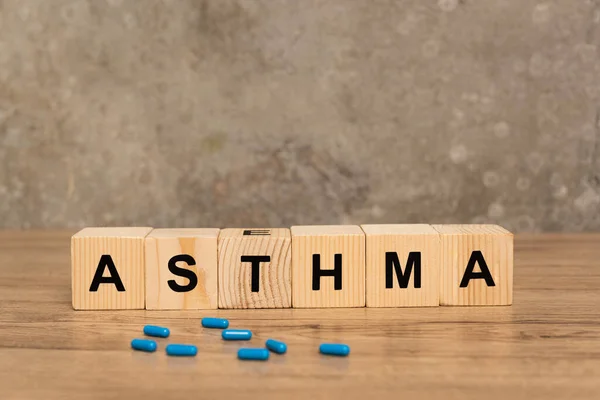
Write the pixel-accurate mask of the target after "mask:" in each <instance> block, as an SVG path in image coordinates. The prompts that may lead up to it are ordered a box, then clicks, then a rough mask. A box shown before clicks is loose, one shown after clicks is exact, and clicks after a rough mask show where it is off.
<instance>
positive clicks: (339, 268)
mask: <svg viewBox="0 0 600 400" xmlns="http://www.w3.org/2000/svg"><path fill="white" fill-rule="evenodd" d="M291 230H292V282H293V285H292V293H293V295H292V305H293V307H294V308H320V307H364V306H365V234H364V232H363V231H362V229H360V227H359V226H356V225H339V226H333V225H323V226H292V229H291Z"/></svg>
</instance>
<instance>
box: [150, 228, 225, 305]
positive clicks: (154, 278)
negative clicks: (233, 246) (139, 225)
mask: <svg viewBox="0 0 600 400" xmlns="http://www.w3.org/2000/svg"><path fill="white" fill-rule="evenodd" d="M218 237H219V229H213V228H197V229H154V230H153V231H152V232H150V234H149V235H148V236H146V248H145V251H146V309H148V310H195V309H196V310H197V309H216V308H217V305H218V294H217V239H218ZM178 255H189V256H191V257H192V258H193V259H194V261H195V265H189V264H186V263H183V262H178V263H176V266H177V267H179V268H184V269H187V270H190V271H192V272H193V273H194V274H195V275H196V277H197V279H198V280H197V285H196V287H195V288H194V289H192V290H191V291H188V292H176V291H174V290H172V289H171V288H170V287H169V283H168V282H169V280H173V281H175V283H176V284H178V285H180V286H185V285H188V284H189V283H190V281H189V279H188V278H186V277H183V276H178V275H174V274H172V273H171V272H170V271H169V260H171V258H172V257H175V256H178Z"/></svg>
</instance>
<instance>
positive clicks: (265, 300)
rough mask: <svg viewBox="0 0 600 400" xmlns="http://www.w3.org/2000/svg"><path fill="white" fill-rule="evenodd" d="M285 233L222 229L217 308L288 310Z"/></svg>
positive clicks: (288, 266)
mask: <svg viewBox="0 0 600 400" xmlns="http://www.w3.org/2000/svg"><path fill="white" fill-rule="evenodd" d="M291 244H292V243H291V236H290V230H289V229H283V228H278V229H223V230H222V231H221V233H220V235H219V308H289V307H291V301H292V293H291V285H292V283H291V276H290V274H291V257H292V254H291V252H292V246H291Z"/></svg>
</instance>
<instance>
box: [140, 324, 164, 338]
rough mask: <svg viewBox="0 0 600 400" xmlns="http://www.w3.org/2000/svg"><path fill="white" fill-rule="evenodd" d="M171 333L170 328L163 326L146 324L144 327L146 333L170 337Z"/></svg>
mask: <svg viewBox="0 0 600 400" xmlns="http://www.w3.org/2000/svg"><path fill="white" fill-rule="evenodd" d="M170 334H171V332H170V331H169V328H163V327H162V326H154V325H146V326H145V327H144V335H148V336H156V337H162V338H165V337H169V335H170Z"/></svg>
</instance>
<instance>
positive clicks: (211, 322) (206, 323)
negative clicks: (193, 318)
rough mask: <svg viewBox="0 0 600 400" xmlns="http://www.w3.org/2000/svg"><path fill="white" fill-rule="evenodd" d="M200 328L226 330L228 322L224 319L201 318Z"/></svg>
mask: <svg viewBox="0 0 600 400" xmlns="http://www.w3.org/2000/svg"><path fill="white" fill-rule="evenodd" d="M202 326H203V327H205V328H215V329H227V328H228V327H229V321H227V320H226V319H224V318H202Z"/></svg>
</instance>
